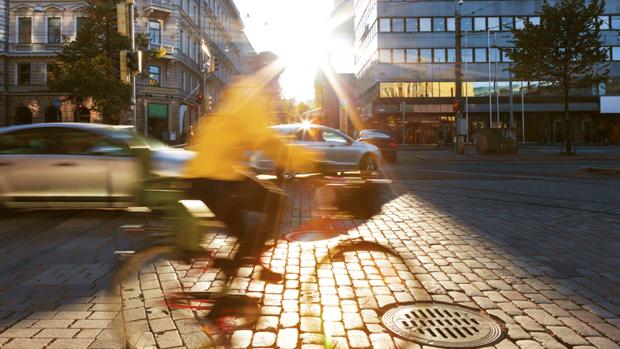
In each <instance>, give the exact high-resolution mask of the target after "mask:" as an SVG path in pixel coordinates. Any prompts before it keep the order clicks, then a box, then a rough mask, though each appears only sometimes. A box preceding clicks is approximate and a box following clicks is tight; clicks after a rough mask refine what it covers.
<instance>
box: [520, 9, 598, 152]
mask: <svg viewBox="0 0 620 349" xmlns="http://www.w3.org/2000/svg"><path fill="white" fill-rule="evenodd" d="M603 9H604V0H588V1H585V0H559V1H558V2H557V3H556V4H555V5H550V4H549V2H548V1H547V0H545V1H544V3H543V5H542V8H541V10H540V12H539V13H538V14H539V15H540V24H538V25H536V24H533V23H530V22H527V23H525V27H524V28H523V29H521V30H515V31H514V41H513V43H514V44H515V46H514V48H513V49H511V50H509V52H508V56H509V57H510V59H511V60H512V61H513V62H514V63H513V64H512V68H511V69H510V70H511V71H512V72H513V73H514V75H515V78H517V79H520V80H524V81H540V82H541V83H542V84H546V85H549V86H551V87H553V88H557V89H558V90H559V91H561V92H562V100H563V104H564V127H563V129H564V132H563V143H562V150H561V152H562V154H574V148H573V146H572V142H573V138H574V130H573V127H572V123H571V120H570V113H569V108H568V96H569V92H570V90H571V89H572V88H575V87H579V86H583V85H584V84H590V86H592V84H596V83H599V82H601V81H603V80H605V79H606V78H607V75H608V74H609V69H608V65H609V64H608V62H607V53H606V52H605V51H603V50H601V46H602V44H601V40H600V36H599V34H600V22H599V16H601V15H602V14H603Z"/></svg>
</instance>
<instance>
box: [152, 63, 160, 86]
mask: <svg viewBox="0 0 620 349" xmlns="http://www.w3.org/2000/svg"><path fill="white" fill-rule="evenodd" d="M149 85H151V86H161V67H159V66H157V65H151V66H149Z"/></svg>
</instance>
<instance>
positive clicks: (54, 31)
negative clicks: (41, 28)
mask: <svg viewBox="0 0 620 349" xmlns="http://www.w3.org/2000/svg"><path fill="white" fill-rule="evenodd" d="M47 42H48V43H49V44H60V18H58V17H50V18H48V19H47Z"/></svg>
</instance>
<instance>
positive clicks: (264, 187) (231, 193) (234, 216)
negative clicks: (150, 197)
mask: <svg viewBox="0 0 620 349" xmlns="http://www.w3.org/2000/svg"><path fill="white" fill-rule="evenodd" d="M190 181H191V183H192V187H191V192H190V195H191V197H192V198H194V199H198V200H202V201H203V202H204V203H205V204H206V205H207V206H208V207H209V209H210V210H211V211H212V212H213V213H214V214H215V216H216V218H217V219H218V220H220V221H222V222H224V223H225V224H226V226H227V227H228V230H229V232H230V234H231V235H234V236H235V237H237V239H239V252H238V253H237V255H236V257H235V262H236V263H235V264H238V262H239V260H240V259H242V258H246V257H253V258H255V259H256V260H258V258H259V257H260V254H261V252H262V251H263V248H264V245H265V241H267V240H268V239H271V238H273V237H274V236H276V235H275V234H276V230H277V229H278V228H279V224H280V215H281V210H282V208H283V205H284V202H285V200H286V194H285V193H284V191H282V190H281V189H280V188H278V187H277V186H275V185H273V184H271V183H265V184H263V183H260V182H259V181H258V180H256V179H253V178H246V179H245V180H240V181H222V180H211V179H206V178H194V179H191V180H190ZM270 184H271V185H270ZM244 210H247V211H253V212H259V213H263V217H264V218H263V219H262V222H261V223H260V224H259V227H258V229H252V230H251V231H250V230H249V229H248V227H247V224H246V222H245V220H244V219H243V214H242V213H243V211H244Z"/></svg>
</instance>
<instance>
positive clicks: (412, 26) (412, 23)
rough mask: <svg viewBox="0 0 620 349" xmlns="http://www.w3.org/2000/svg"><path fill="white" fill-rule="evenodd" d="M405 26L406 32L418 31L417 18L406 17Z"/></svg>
mask: <svg viewBox="0 0 620 349" xmlns="http://www.w3.org/2000/svg"><path fill="white" fill-rule="evenodd" d="M406 27H407V31H408V32H417V31H418V19H417V18H407V20H406Z"/></svg>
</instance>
